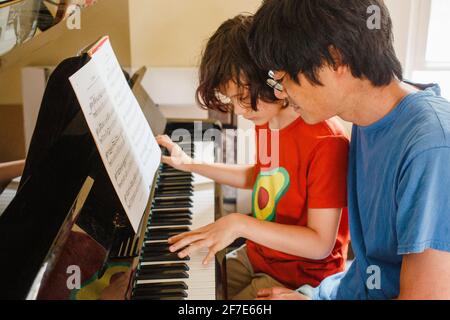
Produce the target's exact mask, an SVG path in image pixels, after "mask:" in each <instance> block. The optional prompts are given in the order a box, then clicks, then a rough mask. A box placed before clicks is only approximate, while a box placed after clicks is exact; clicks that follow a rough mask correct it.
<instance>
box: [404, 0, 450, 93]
mask: <svg viewBox="0 0 450 320" xmlns="http://www.w3.org/2000/svg"><path fill="white" fill-rule="evenodd" d="M413 10H414V13H413V14H414V16H413V17H414V18H415V19H414V20H413V22H414V23H413V26H412V32H411V39H410V40H411V41H410V43H411V46H410V53H411V59H410V61H411V62H410V64H409V66H407V70H406V76H407V78H409V79H411V80H412V81H414V82H419V83H438V84H439V85H440V86H441V89H442V95H443V96H444V97H446V98H447V99H449V100H450V41H449V34H448V33H449V32H450V1H448V0H417V1H416V3H415V6H414V8H413Z"/></svg>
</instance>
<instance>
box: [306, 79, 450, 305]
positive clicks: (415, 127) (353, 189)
mask: <svg viewBox="0 0 450 320" xmlns="http://www.w3.org/2000/svg"><path fill="white" fill-rule="evenodd" d="M348 191H349V194H348V197H349V199H348V200H349V201H348V206H349V225H350V234H351V238H352V247H353V250H354V253H355V260H354V262H353V263H352V265H351V266H350V268H349V269H348V270H347V271H346V272H343V273H339V274H336V275H334V276H331V277H328V278H326V279H325V280H324V281H323V282H322V283H321V285H320V286H319V287H318V288H316V289H315V290H314V295H313V298H314V299H393V298H396V297H397V296H398V295H399V291H400V269H401V263H402V256H403V255H406V254H410V253H421V252H423V251H425V250H427V249H435V250H441V251H450V103H449V102H448V101H446V100H445V99H444V98H442V97H441V96H440V89H439V86H437V85H434V86H432V87H428V88H426V89H425V90H423V91H420V92H418V93H413V94H410V95H408V96H407V97H405V98H404V99H403V100H402V101H401V102H400V103H399V105H398V106H397V107H396V108H395V109H394V110H393V111H391V112H390V113H389V114H388V115H387V116H385V117H384V118H383V119H381V120H379V121H378V122H376V123H374V124H372V125H370V126H367V127H360V126H354V128H353V133H352V141H351V146H350V159H349V173H348Z"/></svg>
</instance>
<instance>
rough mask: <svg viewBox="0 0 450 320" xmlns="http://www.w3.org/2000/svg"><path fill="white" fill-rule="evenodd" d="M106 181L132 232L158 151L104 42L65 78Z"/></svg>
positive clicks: (153, 171) (137, 220) (143, 207)
mask: <svg viewBox="0 0 450 320" xmlns="http://www.w3.org/2000/svg"><path fill="white" fill-rule="evenodd" d="M70 82H71V84H72V86H73V88H74V90H75V93H76V95H77V98H78V101H79V102H80V105H81V109H82V110H83V113H84V115H85V118H86V121H87V123H88V125H89V129H90V130H91V132H92V135H93V136H94V140H95V142H96V144H97V148H98V150H99V153H100V155H101V157H102V160H103V162H104V164H105V167H106V170H107V172H108V174H109V177H110V179H111V182H112V184H113V186H114V188H115V190H116V192H117V194H118V196H119V199H120V200H121V202H122V205H123V207H124V209H125V211H126V212H127V215H128V217H129V219H130V222H131V225H132V226H133V228H134V230H135V231H137V230H138V227H139V223H140V221H141V218H142V215H143V213H144V210H145V207H146V205H147V201H148V198H149V193H150V186H151V185H152V183H153V178H154V175H155V172H156V170H157V168H158V166H159V163H160V159H161V151H160V148H159V146H158V144H157V143H156V140H155V138H154V136H153V133H152V131H151V129H150V126H149V125H148V122H147V120H146V119H145V116H144V114H143V113H142V111H141V108H140V106H139V104H138V102H137V100H136V98H135V97H134V95H133V93H132V91H131V89H130V87H129V85H128V83H127V81H126V79H125V76H124V74H123V72H122V69H121V67H120V64H119V62H118V61H117V58H116V56H115V54H114V51H113V49H112V47H111V44H110V42H109V39H108V38H103V39H102V40H101V41H100V42H99V45H98V47H97V48H96V50H95V51H94V53H93V54H92V56H91V60H90V61H89V62H88V63H87V64H86V65H85V66H83V68H81V69H80V70H79V71H78V72H76V73H75V74H74V75H72V76H71V77H70Z"/></svg>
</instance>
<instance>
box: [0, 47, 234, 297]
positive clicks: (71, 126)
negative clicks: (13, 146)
mask: <svg viewBox="0 0 450 320" xmlns="http://www.w3.org/2000/svg"><path fill="white" fill-rule="evenodd" d="M87 59H88V58H87V56H86V55H81V56H79V57H74V58H69V59H67V60H65V61H63V62H62V63H61V64H60V65H59V66H58V67H57V68H56V69H55V71H54V72H53V74H52V75H51V77H50V79H49V82H48V84H47V88H46V91H45V94H44V98H43V101H42V104H41V109H40V113H39V117H38V121H37V124H36V128H35V131H34V134H33V138H32V141H31V145H30V149H29V154H28V156H27V163H26V165H25V170H24V174H23V176H22V180H21V184H20V186H19V190H18V193H17V195H16V196H15V198H14V199H13V201H12V202H11V204H10V205H9V206H8V207H7V209H6V210H5V212H4V213H3V215H2V216H0V250H1V252H2V261H3V262H2V264H0V288H1V289H0V298H1V299H77V298H78V299H83V298H85V299H98V298H99V297H100V296H99V295H95V294H96V293H95V292H94V293H92V292H87V293H86V292H84V291H82V290H85V289H86V287H88V285H87V284H88V283H91V282H92V281H95V280H99V279H102V277H103V276H106V275H107V276H108V277H109V276H111V274H109V273H108V272H109V271H105V270H112V268H111V269H108V268H109V267H111V266H127V268H128V267H131V268H132V269H133V270H134V272H133V273H132V276H131V278H130V279H129V282H128V286H127V288H126V290H125V294H124V296H123V298H124V299H133V300H147V299H158V300H160V299H164V300H166V299H170V300H171V299H225V298H226V285H223V284H226V279H225V277H226V273H225V266H224V262H225V252H220V253H218V254H217V255H216V259H215V261H214V262H213V263H210V264H209V265H208V266H203V265H202V263H201V261H202V259H203V258H204V256H205V254H206V252H205V251H203V252H199V253H198V254H196V255H192V256H190V257H188V258H184V259H180V258H178V256H177V255H176V254H175V253H170V252H169V251H168V245H167V238H168V237H170V236H173V235H176V234H178V233H181V232H185V231H188V230H193V229H195V228H198V227H201V226H204V225H206V224H209V223H212V222H214V220H215V219H217V218H218V217H220V215H221V213H222V206H221V203H222V201H221V200H222V199H221V190H220V186H219V185H216V184H215V183H214V182H213V181H211V180H208V179H206V178H204V177H200V176H198V175H196V174H191V173H185V172H180V171H177V170H175V169H173V168H171V167H168V166H167V165H164V164H161V165H160V167H159V170H158V172H157V174H156V178H155V180H154V183H153V185H152V186H151V195H150V198H149V199H148V204H147V208H146V210H145V212H144V213H143V218H142V221H141V224H140V227H139V231H138V232H136V233H135V232H134V231H133V229H132V227H131V225H130V223H129V221H128V219H127V217H126V215H125V212H124V210H123V208H122V206H121V203H120V200H119V199H118V197H117V195H116V194H115V192H114V189H113V186H112V184H111V182H110V180H109V177H108V175H107V173H106V170H105V168H104V166H103V164H102V161H101V158H100V155H99V154H98V151H97V148H96V146H95V143H94V141H93V138H92V136H91V134H90V132H89V129H88V127H87V124H86V122H85V119H84V116H83V114H82V111H81V108H80V106H79V104H78V102H77V100H76V97H75V95H74V92H73V90H72V88H71V86H70V83H69V81H68V77H69V76H70V75H72V74H73V73H75V72H76V71H77V70H78V69H79V68H81V67H82V66H83V65H84V63H85V62H86V61H87ZM145 71H146V70H145V68H144V69H141V70H139V71H138V72H136V74H135V75H134V76H133V78H131V79H130V78H129V77H128V78H127V80H128V82H129V84H130V86H131V87H132V89H133V92H134V94H135V96H136V97H137V99H138V101H139V104H140V106H141V108H142V111H143V113H144V115H145V116H146V118H147V120H148V121H149V124H150V126H151V128H152V131H153V132H154V133H155V134H161V133H165V134H167V135H169V136H172V137H177V134H176V133H177V130H183V131H184V132H187V131H188V132H190V133H191V134H192V135H191V136H192V137H195V135H194V130H201V132H202V136H203V133H205V132H207V131H208V130H210V129H214V130H221V126H220V123H216V122H214V121H208V120H202V121H195V122H194V121H193V120H183V119H166V118H165V117H164V116H163V115H162V114H161V113H160V112H159V110H158V107H157V106H156V105H155V104H154V103H153V101H152V100H151V98H150V97H149V96H148V94H147V93H146V92H145V90H144V89H143V87H142V85H141V84H140V81H141V80H142V77H143V75H144V74H145ZM174 141H175V142H178V143H179V144H180V146H181V147H182V148H183V150H185V151H186V152H188V153H191V155H192V156H193V157H194V158H198V157H203V159H205V157H206V158H209V159H210V160H215V159H216V160H217V158H218V155H219V154H220V148H221V141H220V138H219V139H216V140H214V141H209V142H203V141H200V140H195V139H194V140H193V141H183V140H182V139H180V140H176V139H174ZM5 262H6V263H5ZM74 266H75V267H77V268H80V269H81V273H80V274H81V278H82V281H81V288H80V287H76V288H72V287H70V285H69V282H70V279H71V276H72V275H73V274H71V273H70V270H76V269H73V267H74ZM86 290H87V289H86ZM97 294H98V292H97Z"/></svg>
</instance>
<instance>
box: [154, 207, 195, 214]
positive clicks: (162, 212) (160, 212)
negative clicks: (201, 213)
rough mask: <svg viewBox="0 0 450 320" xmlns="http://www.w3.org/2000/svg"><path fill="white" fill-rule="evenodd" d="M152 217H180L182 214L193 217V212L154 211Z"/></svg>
mask: <svg viewBox="0 0 450 320" xmlns="http://www.w3.org/2000/svg"><path fill="white" fill-rule="evenodd" d="M151 214H152V216H161V215H167V216H169V215H174V216H176V215H180V214H188V215H190V216H192V211H191V210H190V209H183V208H181V209H171V210H164V211H158V210H156V211H152V212H151Z"/></svg>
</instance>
